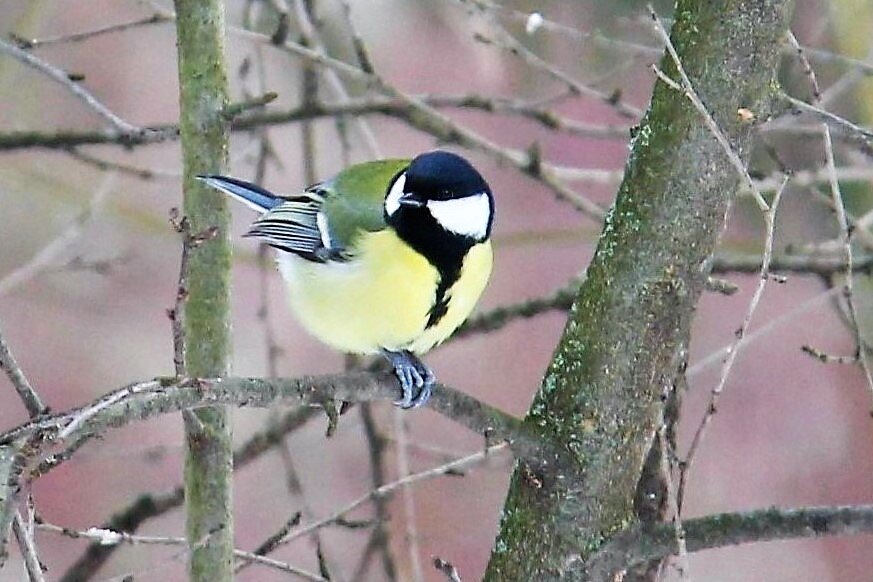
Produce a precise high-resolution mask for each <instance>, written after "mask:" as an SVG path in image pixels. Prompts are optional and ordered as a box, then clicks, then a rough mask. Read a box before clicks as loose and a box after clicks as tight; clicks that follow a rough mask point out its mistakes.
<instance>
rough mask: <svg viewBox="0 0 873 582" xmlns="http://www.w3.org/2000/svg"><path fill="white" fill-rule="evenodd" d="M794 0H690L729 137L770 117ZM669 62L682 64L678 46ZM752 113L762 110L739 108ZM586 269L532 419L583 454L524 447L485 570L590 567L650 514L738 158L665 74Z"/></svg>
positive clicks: (566, 574)
mask: <svg viewBox="0 0 873 582" xmlns="http://www.w3.org/2000/svg"><path fill="white" fill-rule="evenodd" d="M791 8H792V2H791V0H724V1H718V2H716V1H705V2H701V1H699V0H680V1H679V2H678V4H677V6H676V10H675V15H674V18H675V20H674V24H673V29H672V33H671V36H672V41H673V43H674V45H675V46H676V48H677V50H678V52H679V56H680V59H681V62H682V63H683V67H684V69H685V71H686V72H687V74H688V76H689V77H690V79H691V82H692V84H693V86H694V88H695V90H696V92H697V94H698V95H699V96H700V98H701V99H702V101H703V103H704V104H705V105H706V107H707V109H708V110H709V111H710V113H711V114H712V116H713V117H714V119H715V120H716V122H717V123H718V126H719V127H720V128H721V130H722V132H723V133H724V135H725V136H726V137H727V139H728V141H729V142H730V144H731V146H732V148H733V149H734V151H735V152H737V153H738V154H739V155H740V157H741V158H742V159H743V160H746V159H747V158H748V153H749V149H750V144H751V137H752V133H753V129H754V125H755V123H756V122H758V121H761V120H764V119H766V118H767V116H768V113H769V110H770V107H771V99H772V96H773V92H774V89H775V81H774V75H775V70H776V66H777V64H778V62H779V55H780V49H781V46H782V43H783V40H784V38H785V33H786V30H787V26H788V20H789V16H790V13H791ZM660 68H661V69H662V70H663V71H665V73H666V74H667V75H668V76H669V77H671V78H672V79H674V80H676V81H677V82H678V81H679V80H680V76H679V74H678V72H677V69H676V67H675V66H674V64H673V62H672V60H671V59H670V57H669V56H665V57H664V59H663V61H662V63H661V66H660ZM740 108H746V109H748V110H750V111H751V112H753V113H754V115H755V119H754V120H753V121H751V122H750V121H747V120H743V119H741V118H740V116H738V109H740ZM632 145H633V147H632V151H631V154H630V158H629V160H628V163H627V166H626V170H625V177H624V181H623V182H622V185H621V187H620V190H619V193H618V197H617V199H616V202H615V205H614V207H613V208H612V210H611V211H610V213H609V215H608V216H607V219H606V222H605V225H604V230H603V233H602V235H601V237H600V242H599V245H598V248H597V252H596V254H595V256H594V259H593V260H592V263H591V265H590V267H589V268H588V276H587V280H586V281H585V284H584V285H583V286H582V288H581V290H580V291H579V295H578V297H577V298H576V300H575V302H574V305H573V307H572V309H571V312H570V317H569V321H568V323H567V326H566V328H565V330H564V334H563V337H562V338H561V340H560V343H559V344H558V347H557V350H556V352H555V355H554V358H553V360H552V363H551V365H550V367H549V369H548V371H547V373H546V376H545V379H544V380H543V384H542V387H541V388H540V390H539V392H538V393H537V395H536V397H535V399H534V402H533V404H532V406H531V409H530V411H529V413H528V416H527V419H526V421H525V422H527V423H529V424H530V425H531V426H532V427H535V428H536V429H537V430H539V431H541V433H542V434H543V435H545V436H547V437H549V438H553V439H555V440H556V441H557V442H558V443H559V444H560V445H561V446H562V447H565V448H566V449H567V450H568V451H569V452H570V453H571V456H572V459H573V460H574V461H575V465H574V466H566V464H564V463H560V462H556V463H547V464H545V465H543V466H537V467H534V468H532V467H531V466H530V465H525V464H523V463H519V464H518V465H517V466H516V468H515V471H514V473H513V476H512V480H511V484H510V489H509V493H508V497H507V500H506V505H505V507H504V511H503V518H502V522H501V527H500V533H499V535H498V537H497V540H496V542H495V546H494V549H493V552H492V555H491V561H490V563H489V564H488V569H487V572H486V576H485V578H486V579H487V580H556V579H566V578H570V579H584V578H586V574H585V563H586V560H587V559H588V557H589V556H591V555H592V553H594V552H595V551H596V550H597V549H598V548H599V547H600V546H601V545H602V544H603V543H604V542H606V541H608V540H609V539H610V537H611V536H612V535H614V534H616V533H618V532H620V531H622V530H624V529H626V528H627V527H629V526H630V525H632V524H634V523H636V522H638V521H639V520H640V517H639V516H638V515H637V512H636V511H635V507H634V498H635V493H636V490H637V485H638V481H639V479H640V476H641V471H642V468H643V464H644V461H645V459H646V456H647V454H648V452H649V450H650V448H651V446H652V443H653V440H654V436H655V432H656V430H657V428H658V427H659V426H660V425H661V423H662V422H663V419H664V415H665V402H666V401H667V400H668V399H669V397H670V396H671V393H672V391H673V390H674V386H676V385H677V383H678V382H679V380H680V377H681V375H682V373H683V370H684V362H685V358H686V354H687V350H688V342H689V328H690V324H691V320H692V316H693V314H694V308H695V305H696V303H697V299H698V297H699V296H700V293H701V291H702V289H703V286H704V283H705V280H706V277H707V275H708V273H709V269H710V264H711V257H712V252H713V250H714V248H715V244H716V241H717V238H718V235H719V233H720V231H721V230H722V227H723V224H724V220H725V216H726V213H727V211H728V207H729V204H730V202H731V199H732V197H733V195H734V193H735V192H736V191H737V188H738V185H739V175H738V173H737V170H736V169H735V168H734V167H733V166H732V165H731V164H730V163H729V161H728V157H727V156H726V154H725V150H724V149H723V148H722V146H721V145H719V143H718V142H717V141H716V139H715V137H714V134H713V132H712V131H710V129H708V128H707V126H706V125H705V124H704V122H703V118H702V116H701V114H700V112H698V111H697V110H696V109H695V108H694V107H693V106H692V104H691V102H690V101H689V100H688V98H687V97H686V96H685V95H684V94H683V93H682V92H680V91H677V90H675V89H672V88H669V87H668V86H667V85H666V84H664V83H662V82H658V83H657V84H656V86H655V90H654V94H653V97H652V103H651V107H650V109H649V111H648V113H647V114H646V116H645V118H644V119H643V121H642V123H641V125H640V127H639V128H638V129H637V130H636V132H635V135H634V138H633V141H632Z"/></svg>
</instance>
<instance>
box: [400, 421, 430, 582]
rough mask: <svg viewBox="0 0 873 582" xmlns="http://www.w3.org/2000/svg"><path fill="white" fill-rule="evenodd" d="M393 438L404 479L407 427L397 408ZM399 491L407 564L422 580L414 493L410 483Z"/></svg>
mask: <svg viewBox="0 0 873 582" xmlns="http://www.w3.org/2000/svg"><path fill="white" fill-rule="evenodd" d="M393 412H394V438H395V439H396V443H397V444H396V446H395V447H394V454H395V458H396V463H397V477H398V480H401V481H402V480H404V479H406V478H407V477H409V475H410V469H409V447H408V446H407V441H408V440H409V438H408V437H409V427H408V426H407V425H406V417H405V415H404V414H403V411H402V410H400V409H399V408H397V409H395V410H394V411H393ZM400 493H401V496H402V498H403V518H404V520H403V523H404V541H405V544H404V545H405V546H406V549H407V553H408V555H409V565H410V569H411V575H412V579H413V580H415V581H416V582H422V581H423V580H424V568H423V567H422V564H421V547H420V546H419V544H418V527H417V523H416V521H417V518H416V511H415V494H414V492H413V489H412V484H411V483H406V484H405V485H403V486H402V487H401V488H400Z"/></svg>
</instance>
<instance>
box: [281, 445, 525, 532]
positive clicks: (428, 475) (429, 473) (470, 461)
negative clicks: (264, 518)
mask: <svg viewBox="0 0 873 582" xmlns="http://www.w3.org/2000/svg"><path fill="white" fill-rule="evenodd" d="M507 447H508V444H507V443H500V444H497V445H492V446H490V447H488V448H486V449H485V450H484V451H479V452H477V453H473V454H471V455H467V456H466V457H462V458H460V459H456V460H454V461H452V462H450V463H445V464H443V465H440V466H438V467H433V468H432V469H428V470H426V471H421V472H420V473H412V474H410V475H407V476H406V477H405V478H403V479H398V480H396V481H392V482H391V483H387V484H385V485H382V486H381V487H379V488H378V489H374V490H372V491H370V492H368V493H365V494H364V495H362V496H361V497H358V498H357V499H355V500H354V501H352V502H351V503H349V504H347V505H345V506H343V507H341V508H340V509H338V510H336V511H335V512H334V513H332V514H330V515H328V516H327V517H324V518H322V519H319V520H316V521H313V522H311V523H308V524H306V525H304V526H302V527H301V528H300V529H297V530H295V531H293V532H291V533H289V534H288V535H287V536H285V538H284V539H283V540H282V541H281V543H280V544H279V545H285V544H288V543H290V542H292V541H293V540H295V539H298V538H300V537H302V536H305V535H308V534H309V533H310V532H312V531H314V530H317V529H320V528H323V527H325V526H329V525H332V524H335V523H337V522H338V521H339V520H340V519H341V518H342V517H343V516H345V515H346V514H348V513H349V512H351V511H354V510H355V509H357V508H358V507H360V506H362V505H363V504H365V503H366V502H368V501H371V500H373V499H376V498H378V497H385V496H386V495H389V494H391V493H393V492H394V491H395V490H396V489H398V488H401V487H404V486H406V485H411V484H413V483H418V482H420V481H424V480H426V479H432V478H434V477H439V476H442V475H446V474H447V473H450V472H452V471H455V470H458V469H463V468H465V467H468V466H470V465H474V464H476V463H481V462H483V461H485V460H487V459H489V458H490V457H491V456H492V455H493V454H494V453H495V452H497V451H500V450H503V449H506V448H507Z"/></svg>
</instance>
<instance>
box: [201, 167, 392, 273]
mask: <svg viewBox="0 0 873 582" xmlns="http://www.w3.org/2000/svg"><path fill="white" fill-rule="evenodd" d="M408 165H409V160H378V161H374V162H364V163H362V164H357V165H354V166H351V167H349V168H347V169H345V170H343V171H342V172H340V173H339V174H337V175H336V176H335V177H334V178H333V179H331V180H329V181H327V182H324V183H321V184H316V185H315V186H312V187H310V188H308V189H307V190H306V191H305V192H303V194H300V195H299V196H293V197H285V196H278V195H276V194H273V193H272V192H269V191H267V190H264V189H263V188H261V187H260V186H257V185H255V184H251V183H249V182H245V181H243V180H238V179H235V178H228V177H226V176H200V179H201V180H203V181H204V182H206V183H207V184H209V185H210V186H212V187H214V188H217V189H219V190H222V191H223V192H226V193H228V194H230V195H231V196H233V197H234V198H236V199H237V200H240V201H242V202H243V203H245V204H246V205H248V206H249V207H251V208H253V209H255V210H257V211H259V212H261V213H262V214H261V216H260V218H258V219H257V220H256V221H255V222H254V223H252V226H251V228H249V230H248V232H246V233H245V234H244V235H243V236H247V237H252V238H257V239H259V240H262V241H263V242H265V243H267V244H268V245H270V246H272V247H275V248H277V249H279V250H283V251H287V252H289V253H294V254H296V255H300V256H301V257H303V258H305V259H308V260H311V261H317V262H326V261H344V260H348V259H349V258H350V257H351V256H353V255H354V247H355V244H356V242H357V238H358V237H359V236H360V235H361V234H362V233H366V232H375V231H378V230H382V229H383V228H385V218H384V210H383V202H384V199H385V193H386V191H387V188H388V186H389V185H390V184H391V183H392V181H393V179H394V178H395V177H396V176H397V175H398V174H399V173H400V172H402V171H403V170H404V169H405V168H406V167H407V166H408Z"/></svg>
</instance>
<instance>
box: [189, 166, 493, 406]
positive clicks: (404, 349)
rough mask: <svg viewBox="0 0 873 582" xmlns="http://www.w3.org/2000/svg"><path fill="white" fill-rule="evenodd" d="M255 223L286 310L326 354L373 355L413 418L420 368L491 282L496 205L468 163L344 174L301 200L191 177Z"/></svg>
mask: <svg viewBox="0 0 873 582" xmlns="http://www.w3.org/2000/svg"><path fill="white" fill-rule="evenodd" d="M199 178H200V179H201V180H203V181H204V182H205V183H206V184H208V185H209V186H212V187H213V188H216V189H218V190H221V191H222V192H226V193H227V194H229V195H230V196H232V197H233V198H236V199H237V200H239V201H241V202H243V203H244V204H246V205H247V206H249V207H251V208H253V209H254V210H255V211H257V212H260V213H261V216H260V218H258V219H257V220H256V221H255V222H254V223H253V224H252V226H251V228H250V229H249V230H248V232H246V234H245V235H243V236H247V237H253V238H256V239H259V240H261V241H263V242H265V243H266V244H268V245H270V246H272V247H273V248H275V249H276V251H277V263H278V267H279V271H280V272H281V274H282V276H283V277H284V279H285V281H286V283H287V285H288V289H289V292H290V298H291V308H292V311H293V312H294V313H295V314H296V316H297V317H298V319H299V320H300V322H301V323H302V324H303V326H304V327H305V328H306V329H307V330H308V331H309V332H310V333H312V334H313V335H314V336H316V337H317V338H318V339H320V340H321V341H323V342H324V343H326V344H328V345H330V346H333V347H334V348H337V349H339V350H341V351H344V352H348V353H355V354H373V353H378V352H381V353H382V354H383V355H384V356H385V357H386V358H387V359H388V361H389V362H390V363H391V365H392V366H393V368H394V372H395V374H396V375H397V377H398V379H399V380H400V385H401V388H402V390H403V395H402V399H401V400H400V401H398V402H396V404H398V405H399V406H401V407H403V408H413V407H417V406H421V405H422V404H424V403H425V402H427V400H428V398H429V397H430V394H431V391H432V388H433V385H434V382H435V377H434V374H433V372H432V371H431V370H430V368H428V367H427V366H426V365H425V364H424V363H423V362H422V361H421V360H420V359H419V358H418V355H420V354H423V353H425V352H427V351H428V350H430V349H431V348H433V347H434V346H436V345H437V344H439V343H441V342H442V341H443V340H445V339H446V338H448V337H449V336H450V335H451V334H452V332H454V331H455V329H457V328H458V326H459V325H461V323H463V322H464V320H465V319H466V318H467V316H468V315H469V314H470V312H471V311H472V310H473V307H474V305H475V304H476V301H477V300H478V299H479V296H480V295H481V294H482V291H483V290H484V289H485V285H486V283H487V282H488V277H489V275H490V274H491V262H492V252H491V242H490V240H489V237H490V235H491V226H492V224H493V222H494V196H493V195H492V193H491V189H490V188H489V187H488V184H487V182H485V179H484V178H482V176H481V175H480V174H479V172H477V171H476V169H475V168H473V166H472V165H470V163H469V162H468V161H467V160H465V159H464V158H462V157H460V156H458V155H456V154H453V153H449V152H444V151H433V152H428V153H424V154H421V155H419V156H418V157H416V158H415V159H413V160H411V161H410V160H379V161H373V162H366V163H362V164H357V165H354V166H351V167H349V168H347V169H345V170H343V171H342V172H340V173H339V174H338V175H337V176H335V177H334V178H332V179H330V180H328V181H326V182H322V183H319V184H316V185H314V186H312V187H310V188H308V189H306V191H304V192H303V193H302V194H300V195H298V196H290V197H286V196H279V195H276V194H273V193H272V192H268V191H267V190H265V189H263V188H261V187H260V186H257V185H255V184H250V183H248V182H244V181H242V180H237V179H235V178H229V177H225V176H199Z"/></svg>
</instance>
